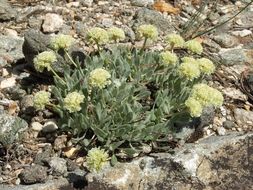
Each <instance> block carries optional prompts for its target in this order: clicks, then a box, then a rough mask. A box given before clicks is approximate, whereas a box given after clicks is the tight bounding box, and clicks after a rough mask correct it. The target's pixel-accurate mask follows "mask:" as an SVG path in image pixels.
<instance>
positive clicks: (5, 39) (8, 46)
mask: <svg viewBox="0 0 253 190" xmlns="http://www.w3.org/2000/svg"><path fill="white" fill-rule="evenodd" d="M0 10H1V7H0ZM23 42H24V40H23V38H18V37H16V38H15V37H12V36H3V35H0V67H3V66H5V65H6V64H8V63H15V62H16V61H18V60H19V59H22V58H24V55H23V53H22V44H23Z"/></svg>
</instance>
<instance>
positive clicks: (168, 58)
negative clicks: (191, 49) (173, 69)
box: [160, 51, 178, 65]
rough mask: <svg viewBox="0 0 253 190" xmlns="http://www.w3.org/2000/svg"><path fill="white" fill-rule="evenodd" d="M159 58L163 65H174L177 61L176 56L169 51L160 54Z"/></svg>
mask: <svg viewBox="0 0 253 190" xmlns="http://www.w3.org/2000/svg"><path fill="white" fill-rule="evenodd" d="M160 56H161V59H162V62H163V63H164V64H165V65H175V64H176V63H177V61H178V57H177V55H176V54H175V53H171V52H169V51H165V52H162V53H161V54H160Z"/></svg>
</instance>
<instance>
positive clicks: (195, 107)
mask: <svg viewBox="0 0 253 190" xmlns="http://www.w3.org/2000/svg"><path fill="white" fill-rule="evenodd" d="M185 105H186V107H187V108H188V109H189V111H190V114H191V116H192V117H200V116H201V113H202V110H203V107H202V105H201V104H200V103H199V101H197V100H196V99H194V98H192V97H189V98H188V99H187V100H186V101H185Z"/></svg>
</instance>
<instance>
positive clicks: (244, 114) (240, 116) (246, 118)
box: [234, 108, 253, 126]
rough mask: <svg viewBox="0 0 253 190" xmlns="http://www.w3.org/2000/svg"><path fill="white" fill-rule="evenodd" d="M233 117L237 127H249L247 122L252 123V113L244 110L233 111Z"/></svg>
mask: <svg viewBox="0 0 253 190" xmlns="http://www.w3.org/2000/svg"><path fill="white" fill-rule="evenodd" d="M234 117H235V119H236V122H237V124H238V125H240V126H242V125H247V124H248V125H249V122H251V123H253V112H252V111H247V110H244V109H240V108H236V109H235V110H234Z"/></svg>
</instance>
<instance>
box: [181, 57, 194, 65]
mask: <svg viewBox="0 0 253 190" xmlns="http://www.w3.org/2000/svg"><path fill="white" fill-rule="evenodd" d="M181 60H182V62H188V63H191V64H198V63H197V60H196V59H194V58H193V57H183V58H181Z"/></svg>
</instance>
